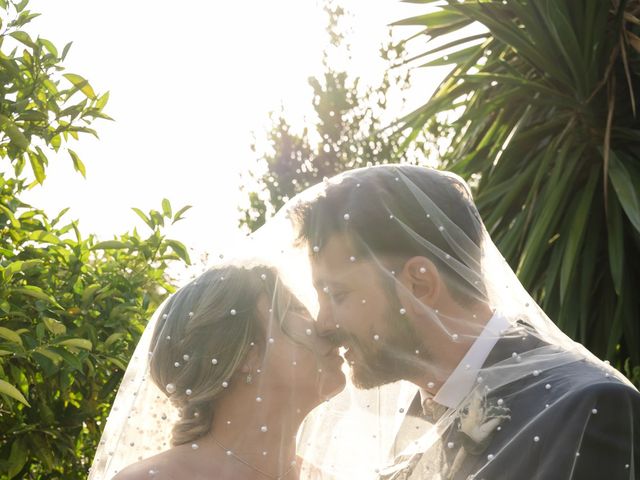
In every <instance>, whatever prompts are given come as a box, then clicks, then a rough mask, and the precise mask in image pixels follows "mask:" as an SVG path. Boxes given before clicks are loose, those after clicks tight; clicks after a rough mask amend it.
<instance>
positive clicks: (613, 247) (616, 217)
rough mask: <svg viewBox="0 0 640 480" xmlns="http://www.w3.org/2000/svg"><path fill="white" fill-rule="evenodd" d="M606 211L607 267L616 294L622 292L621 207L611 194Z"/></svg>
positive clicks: (622, 243) (622, 236)
mask: <svg viewBox="0 0 640 480" xmlns="http://www.w3.org/2000/svg"><path fill="white" fill-rule="evenodd" d="M608 200H609V205H608V207H609V208H608V212H607V247H608V250H609V268H610V269H611V278H612V279H613V286H614V289H615V291H616V294H617V295H620V294H621V293H622V278H623V274H624V257H625V252H624V229H623V225H622V222H623V221H622V219H623V217H622V209H621V208H620V202H618V199H617V198H616V197H614V196H613V195H611V196H609V199H608Z"/></svg>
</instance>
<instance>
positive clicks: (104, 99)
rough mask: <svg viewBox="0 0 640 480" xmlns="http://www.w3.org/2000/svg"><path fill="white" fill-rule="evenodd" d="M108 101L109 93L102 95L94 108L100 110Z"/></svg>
mask: <svg viewBox="0 0 640 480" xmlns="http://www.w3.org/2000/svg"><path fill="white" fill-rule="evenodd" d="M108 101H109V92H106V93H104V94H103V95H102V96H101V97H100V98H99V99H98V101H97V102H96V108H97V109H98V110H102V109H103V108H104V107H105V105H106V104H107V102H108Z"/></svg>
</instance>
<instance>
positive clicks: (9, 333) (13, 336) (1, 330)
mask: <svg viewBox="0 0 640 480" xmlns="http://www.w3.org/2000/svg"><path fill="white" fill-rule="evenodd" d="M0 337H2V338H6V339H7V340H9V341H10V342H13V343H17V344H18V345H22V338H20V335H18V334H17V333H16V332H14V331H13V330H11V329H9V328H7V327H0Z"/></svg>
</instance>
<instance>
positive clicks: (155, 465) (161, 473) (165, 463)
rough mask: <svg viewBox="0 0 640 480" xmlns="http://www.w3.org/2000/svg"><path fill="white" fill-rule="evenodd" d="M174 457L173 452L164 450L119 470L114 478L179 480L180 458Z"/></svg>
mask: <svg viewBox="0 0 640 480" xmlns="http://www.w3.org/2000/svg"><path fill="white" fill-rule="evenodd" d="M174 457H175V456H174V455H173V454H172V452H163V453H160V454H158V455H155V456H153V457H150V458H147V459H145V460H141V461H139V462H137V463H133V464H131V465H129V466H128V467H126V468H124V469H123V470H121V471H120V472H118V474H117V475H116V476H115V477H113V478H112V480H179V479H180V478H181V476H180V475H178V474H179V473H180V469H179V468H177V465H176V460H177V461H178V462H179V459H176V458H174Z"/></svg>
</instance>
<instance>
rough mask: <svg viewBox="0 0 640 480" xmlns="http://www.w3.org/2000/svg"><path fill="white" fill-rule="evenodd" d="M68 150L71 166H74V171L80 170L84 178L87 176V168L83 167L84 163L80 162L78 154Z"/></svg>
mask: <svg viewBox="0 0 640 480" xmlns="http://www.w3.org/2000/svg"><path fill="white" fill-rule="evenodd" d="M68 151H69V155H70V156H71V160H73V168H75V170H76V172H80V173H81V174H82V176H83V177H84V178H87V170H86V169H85V166H84V163H82V160H80V157H79V156H78V154H77V153H76V152H74V151H73V150H71V149H70V148H69V149H68Z"/></svg>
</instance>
